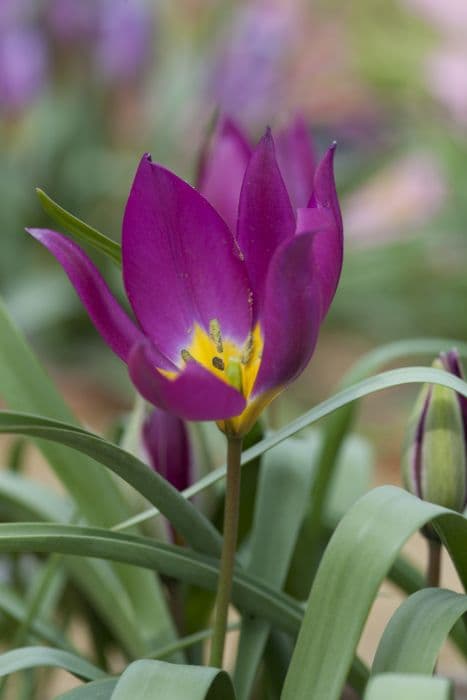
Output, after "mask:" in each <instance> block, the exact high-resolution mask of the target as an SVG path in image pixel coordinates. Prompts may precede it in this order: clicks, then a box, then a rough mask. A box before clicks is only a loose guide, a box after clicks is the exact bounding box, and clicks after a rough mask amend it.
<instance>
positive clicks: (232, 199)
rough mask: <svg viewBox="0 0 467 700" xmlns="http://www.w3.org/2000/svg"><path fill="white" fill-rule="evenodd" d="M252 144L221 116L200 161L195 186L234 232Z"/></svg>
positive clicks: (230, 122) (230, 121)
mask: <svg viewBox="0 0 467 700" xmlns="http://www.w3.org/2000/svg"><path fill="white" fill-rule="evenodd" d="M251 151H252V149H251V147H250V145H249V143H248V142H247V140H246V138H245V136H244V135H243V134H242V132H241V131H240V129H239V128H238V127H237V125H236V124H235V123H234V122H233V121H232V120H231V119H228V118H226V117H224V118H223V119H221V120H220V122H219V124H218V125H217V128H216V130H215V133H214V135H213V138H212V142H211V144H210V147H209V150H208V153H207V154H206V157H205V159H204V161H203V164H202V168H201V172H200V176H199V182H198V190H199V191H200V192H201V194H202V195H203V196H204V197H206V199H207V200H208V202H210V203H211V204H212V206H213V207H214V209H216V211H217V212H218V213H219V214H220V215H221V216H222V218H223V219H224V221H225V222H226V224H227V225H228V226H229V228H230V230H231V231H232V232H233V233H234V234H236V231H237V218H238V202H239V199H240V190H241V187H242V182H243V176H244V175H245V170H246V167H247V165H248V161H249V160H250V156H251Z"/></svg>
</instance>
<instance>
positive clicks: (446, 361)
mask: <svg viewBox="0 0 467 700" xmlns="http://www.w3.org/2000/svg"><path fill="white" fill-rule="evenodd" d="M440 357H441V362H442V363H443V366H444V369H445V370H446V371H447V372H452V374H455V375H456V377H459V379H464V372H463V369H462V365H461V361H460V357H459V353H458V351H457V350H456V349H453V350H449V352H442V353H441V355H440ZM457 398H458V400H459V406H460V409H461V413H462V420H463V422H464V431H465V434H466V436H467V399H466V398H465V396H462V394H457Z"/></svg>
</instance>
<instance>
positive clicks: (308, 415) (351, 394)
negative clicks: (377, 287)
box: [114, 367, 467, 529]
mask: <svg viewBox="0 0 467 700" xmlns="http://www.w3.org/2000/svg"><path fill="white" fill-rule="evenodd" d="M419 383H421V384H424V383H428V384H440V385H441V386H446V387H448V388H450V389H454V390H455V391H457V392H459V393H460V394H462V396H466V397H467V384H466V382H464V381H462V380H461V379H458V378H457V377H454V375H452V374H449V373H448V372H444V371H443V370H439V369H432V368H429V367H404V368H402V369H393V370H389V371H388V372H382V373H381V374H377V375H375V376H374V377H370V378H368V379H364V380H362V381H359V382H357V383H356V384H354V385H352V386H351V387H348V388H347V389H343V390H342V391H339V392H338V393H337V394H334V396H332V397H331V398H330V399H326V401H323V402H322V403H320V404H318V405H317V406H314V407H313V408H311V409H310V410H309V411H306V412H305V413H303V414H302V415H301V416H299V417H298V418H296V419H295V420H293V421H291V422H290V423H288V424H287V425H286V426H285V427H284V428H281V429H280V430H278V431H276V432H275V433H273V434H272V435H269V436H268V437H266V438H264V440H261V441H260V442H258V443H256V445H253V447H250V448H249V449H248V450H245V452H243V454H242V460H241V464H242V466H244V465H245V464H249V462H252V461H253V460H254V459H257V458H258V457H260V456H261V455H262V454H264V452H267V451H268V450H270V449H271V448H272V447H275V446H276V445H279V443H281V442H283V441H284V440H287V438H289V437H292V436H293V435H295V434H296V433H298V432H300V430H303V429H304V428H307V427H308V426H310V425H312V424H313V423H316V422H317V421H319V420H321V418H325V417H326V416H328V415H330V414H331V413H333V412H334V411H336V410H337V409H339V408H342V407H343V406H347V405H348V404H351V403H353V402H354V401H356V400H357V399H361V398H363V397H364V396H368V395H369V394H373V393H375V392H377V391H382V390H383V389H390V388H393V387H397V386H400V385H402V384H419ZM225 474H226V465H223V466H221V467H219V468H218V469H215V470H214V471H213V472H210V473H209V474H207V475H206V476H204V477H203V478H202V479H200V480H199V481H197V482H196V483H195V484H193V485H192V486H190V487H189V488H187V489H185V491H183V495H184V497H185V498H191V497H192V496H195V495H196V494H198V493H200V492H201V491H204V489H206V488H208V487H209V486H212V484H215V483H216V482H217V481H219V480H220V479H222V478H223V477H225ZM158 513H159V511H158V510H157V508H151V509H149V510H147V511H144V512H143V513H140V514H139V515H137V516H135V517H133V518H131V519H129V520H128V521H125V522H124V523H121V524H120V525H119V527H118V528H114V529H124V528H126V527H130V526H131V525H134V524H136V523H139V522H143V521H144V520H147V519H148V518H152V517H154V516H156V515H158Z"/></svg>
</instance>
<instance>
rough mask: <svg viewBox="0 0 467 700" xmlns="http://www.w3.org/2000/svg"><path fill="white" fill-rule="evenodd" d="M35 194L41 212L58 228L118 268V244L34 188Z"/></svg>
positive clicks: (120, 260) (119, 258)
mask: <svg viewBox="0 0 467 700" xmlns="http://www.w3.org/2000/svg"><path fill="white" fill-rule="evenodd" d="M36 194H37V196H38V198H39V201H40V203H41V205H42V208H43V210H44V211H45V212H46V213H47V214H49V215H50V216H51V217H52V219H54V221H56V222H57V224H58V225H59V226H63V227H64V228H66V229H68V231H70V233H72V234H73V237H74V238H76V239H77V240H78V241H81V242H82V243H86V244H88V245H90V246H92V247H93V248H95V249H96V250H98V251H100V252H101V253H104V254H105V255H107V257H108V258H110V259H111V260H112V262H114V263H115V264H116V265H118V266H119V267H120V266H121V264H122V249H121V246H120V244H119V243H116V241H113V240H112V239H111V238H108V237H107V236H104V234H103V233H100V231H97V229H95V228H93V227H92V226H89V224H86V223H85V222H84V221H81V219H78V217H77V216H74V214H70V212H68V211H66V209H64V208H63V207H61V206H60V205H59V204H57V203H56V202H54V201H53V199H51V198H50V197H49V195H47V194H46V193H45V192H44V191H43V190H41V189H39V188H38V187H37V188H36Z"/></svg>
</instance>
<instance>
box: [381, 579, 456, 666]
mask: <svg viewBox="0 0 467 700" xmlns="http://www.w3.org/2000/svg"><path fill="white" fill-rule="evenodd" d="M465 612H467V596H465V595H459V594H458V593H454V592H453V591H447V590H443V589H440V588H425V589H424V590H422V591H418V592H417V593H414V594H413V595H411V596H410V597H409V598H407V600H405V601H404V602H403V603H402V605H401V606H400V607H399V608H398V609H397V610H396V612H395V613H394V615H393V616H392V618H391V620H390V621H389V624H388V625H387V626H386V628H385V630H384V633H383V636H382V638H381V641H380V643H379V646H378V649H377V652H376V656H375V660H374V662H373V667H372V673H373V674H377V673H385V672H389V671H397V672H399V673H426V674H431V673H432V672H433V669H434V668H435V664H436V659H437V657H438V654H439V652H440V649H441V647H442V645H443V644H444V642H445V641H446V639H447V637H448V635H449V632H450V631H451V629H452V627H453V626H454V624H455V623H456V622H457V620H458V619H459V618H460V617H461V616H462V615H463V614H464V613H465Z"/></svg>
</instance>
